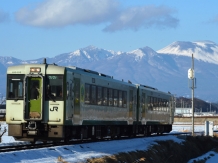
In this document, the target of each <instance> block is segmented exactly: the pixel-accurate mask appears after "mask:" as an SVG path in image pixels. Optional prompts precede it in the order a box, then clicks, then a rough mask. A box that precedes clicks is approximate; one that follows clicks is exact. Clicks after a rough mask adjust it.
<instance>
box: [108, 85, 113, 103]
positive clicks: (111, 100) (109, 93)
mask: <svg viewBox="0 0 218 163" xmlns="http://www.w3.org/2000/svg"><path fill="white" fill-rule="evenodd" d="M108 98H109V100H108V101H109V106H113V90H112V89H111V88H109V89H108Z"/></svg>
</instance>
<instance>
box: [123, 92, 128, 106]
mask: <svg viewBox="0 0 218 163" xmlns="http://www.w3.org/2000/svg"><path fill="white" fill-rule="evenodd" d="M123 107H124V108H126V107H127V92H126V91H123Z"/></svg>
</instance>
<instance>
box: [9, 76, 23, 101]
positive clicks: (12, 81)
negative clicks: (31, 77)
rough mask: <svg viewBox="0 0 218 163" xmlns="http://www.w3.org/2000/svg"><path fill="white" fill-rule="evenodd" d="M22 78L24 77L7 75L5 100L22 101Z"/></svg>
mask: <svg viewBox="0 0 218 163" xmlns="http://www.w3.org/2000/svg"><path fill="white" fill-rule="evenodd" d="M23 78H24V75H8V78H7V99H9V100H10V99H16V100H19V99H23Z"/></svg>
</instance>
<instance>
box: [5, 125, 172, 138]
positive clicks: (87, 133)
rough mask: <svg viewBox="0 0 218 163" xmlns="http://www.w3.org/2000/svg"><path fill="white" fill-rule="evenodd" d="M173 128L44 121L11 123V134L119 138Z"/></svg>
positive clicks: (25, 136) (146, 134) (26, 136)
mask: <svg viewBox="0 0 218 163" xmlns="http://www.w3.org/2000/svg"><path fill="white" fill-rule="evenodd" d="M171 130H172V125H169V124H159V125H152V124H150V125H78V126H72V125H69V126H61V125H60V126H59V125H47V124H42V123H35V122H29V123H23V124H22V125H9V134H10V135H13V136H14V138H15V139H17V140H22V141H30V142H36V141H66V142H68V141H70V140H72V139H77V140H78V139H79V140H83V139H93V140H96V139H104V138H109V139H119V138H120V137H137V136H150V135H152V134H157V135H161V134H163V133H168V132H170V131H171Z"/></svg>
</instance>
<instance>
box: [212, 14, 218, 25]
mask: <svg viewBox="0 0 218 163" xmlns="http://www.w3.org/2000/svg"><path fill="white" fill-rule="evenodd" d="M211 22H212V23H216V24H218V15H217V16H215V17H214V19H213V20H212V21H211Z"/></svg>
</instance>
